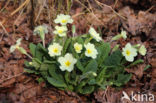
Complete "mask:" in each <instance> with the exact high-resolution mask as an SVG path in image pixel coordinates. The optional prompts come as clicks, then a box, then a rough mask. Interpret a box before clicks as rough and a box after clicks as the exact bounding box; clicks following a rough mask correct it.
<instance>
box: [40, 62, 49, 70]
mask: <svg viewBox="0 0 156 103" xmlns="http://www.w3.org/2000/svg"><path fill="white" fill-rule="evenodd" d="M48 66H49V65H48V64H44V63H42V64H41V67H40V71H47V70H48Z"/></svg>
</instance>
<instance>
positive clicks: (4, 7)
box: [0, 0, 10, 12]
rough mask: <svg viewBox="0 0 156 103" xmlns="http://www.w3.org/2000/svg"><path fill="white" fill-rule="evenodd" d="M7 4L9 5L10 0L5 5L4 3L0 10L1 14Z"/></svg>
mask: <svg viewBox="0 0 156 103" xmlns="http://www.w3.org/2000/svg"><path fill="white" fill-rule="evenodd" d="M9 3H10V0H8V1H7V3H6V4H5V6H4V7H3V8H2V9H1V10H0V12H2V11H3V10H4V9H5V8H6V7H7V6H8V4H9Z"/></svg>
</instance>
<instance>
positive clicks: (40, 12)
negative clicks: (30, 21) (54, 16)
mask: <svg viewBox="0 0 156 103" xmlns="http://www.w3.org/2000/svg"><path fill="white" fill-rule="evenodd" d="M45 4H46V0H44V2H43V5H42V7H41V8H40V10H39V12H38V15H37V17H36V19H35V22H36V21H37V20H38V18H39V16H40V14H41V12H42V10H43V8H44V6H45Z"/></svg>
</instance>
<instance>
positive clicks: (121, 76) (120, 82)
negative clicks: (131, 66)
mask: <svg viewBox="0 0 156 103" xmlns="http://www.w3.org/2000/svg"><path fill="white" fill-rule="evenodd" d="M131 77H132V74H119V75H118V77H117V80H116V81H115V82H114V83H113V84H114V85H116V86H122V85H124V84H126V83H127V82H128V81H129V80H130V79H131Z"/></svg>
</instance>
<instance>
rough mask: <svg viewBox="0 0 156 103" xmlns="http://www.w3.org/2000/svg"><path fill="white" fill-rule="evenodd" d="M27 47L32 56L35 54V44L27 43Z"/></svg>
mask: <svg viewBox="0 0 156 103" xmlns="http://www.w3.org/2000/svg"><path fill="white" fill-rule="evenodd" d="M29 48H30V52H31V54H32V56H35V52H36V45H35V44H33V43H30V44H29Z"/></svg>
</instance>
